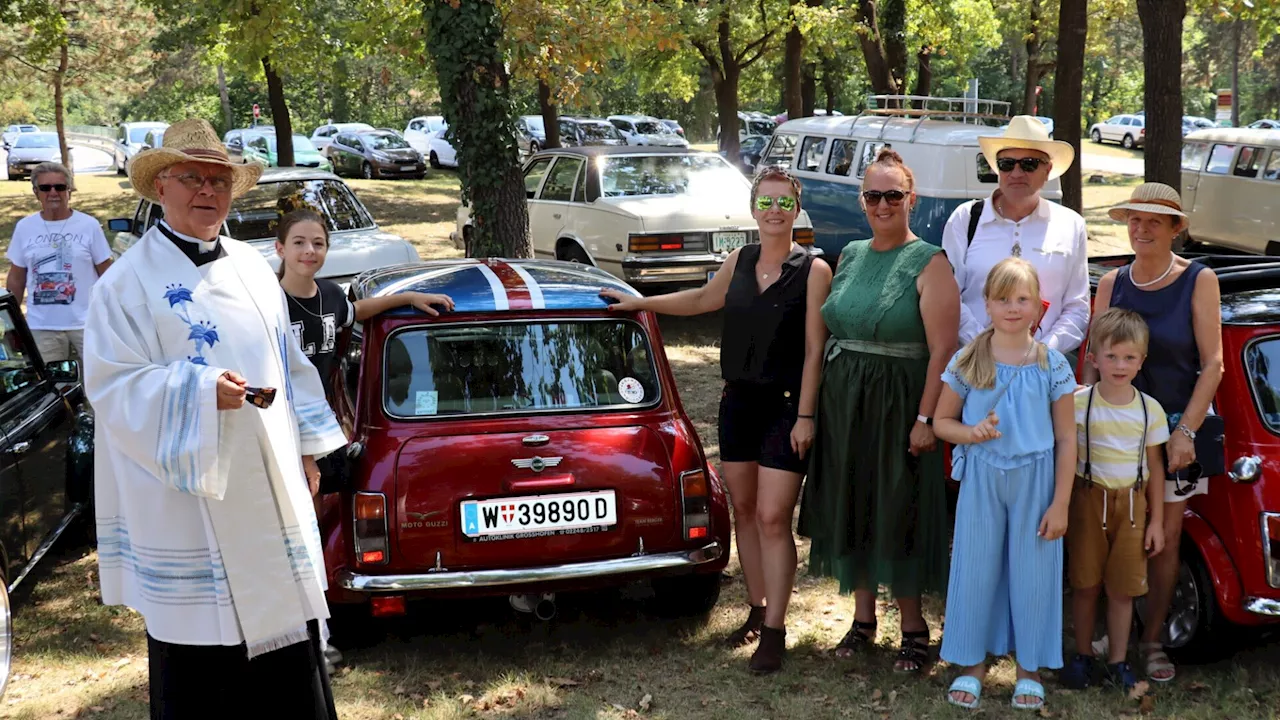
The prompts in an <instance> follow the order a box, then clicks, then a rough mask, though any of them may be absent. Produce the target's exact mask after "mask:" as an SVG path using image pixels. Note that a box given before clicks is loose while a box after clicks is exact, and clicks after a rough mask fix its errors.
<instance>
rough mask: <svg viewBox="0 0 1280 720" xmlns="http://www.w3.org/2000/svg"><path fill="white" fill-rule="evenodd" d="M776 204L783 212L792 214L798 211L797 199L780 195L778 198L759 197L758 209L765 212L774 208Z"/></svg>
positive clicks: (757, 201) (770, 196) (757, 197)
mask: <svg viewBox="0 0 1280 720" xmlns="http://www.w3.org/2000/svg"><path fill="white" fill-rule="evenodd" d="M775 202H776V203H778V209H779V210H781V211H783V212H791V211H792V210H795V209H796V199H795V198H793V197H791V196H790V195H779V196H777V197H773V196H772V195H757V196H756V209H757V210H759V211H760V212H764V211H766V210H768V209H769V208H771V207H773V204H774V203H775Z"/></svg>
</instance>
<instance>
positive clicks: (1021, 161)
mask: <svg viewBox="0 0 1280 720" xmlns="http://www.w3.org/2000/svg"><path fill="white" fill-rule="evenodd" d="M1048 164H1049V161H1048V160H1043V159H1041V158H1037V157H1024V158H997V159H996V167H997V168H999V169H1000V172H1013V167H1014V166H1015V165H1016V166H1018V167H1020V168H1022V172H1026V173H1032V172H1035V171H1036V168H1038V167H1040V166H1041V165H1048Z"/></svg>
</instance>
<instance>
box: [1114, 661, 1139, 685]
mask: <svg viewBox="0 0 1280 720" xmlns="http://www.w3.org/2000/svg"><path fill="white" fill-rule="evenodd" d="M1107 681H1108V682H1110V683H1111V684H1112V685H1115V686H1117V687H1122V688H1124V691H1125V692H1129V691H1130V690H1132V689H1133V686H1134V685H1137V684H1138V678H1137V676H1136V675H1134V674H1133V668H1131V667H1129V663H1127V662H1118V663H1115V664H1114V665H1108V666H1107Z"/></svg>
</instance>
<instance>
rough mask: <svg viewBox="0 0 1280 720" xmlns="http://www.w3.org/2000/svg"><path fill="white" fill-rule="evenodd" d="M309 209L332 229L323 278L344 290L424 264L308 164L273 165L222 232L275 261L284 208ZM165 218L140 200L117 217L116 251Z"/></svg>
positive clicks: (332, 178)
mask: <svg viewBox="0 0 1280 720" xmlns="http://www.w3.org/2000/svg"><path fill="white" fill-rule="evenodd" d="M302 207H306V208H308V209H311V210H315V211H316V212H318V213H320V215H321V216H323V217H324V219H325V224H326V226H327V227H328V229H329V255H328V257H327V258H326V259H325V263H324V268H323V269H322V270H321V271H320V274H319V277H323V278H328V279H330V280H333V281H335V282H337V283H339V284H340V285H342V286H343V287H344V288H345V287H346V285H347V283H349V282H350V281H351V278H352V277H354V276H356V275H358V274H360V273H362V272H364V271H365V270H373V269H375V268H380V267H383V266H386V265H395V264H397V263H405V262H415V263H416V262H419V260H420V259H419V257H418V251H417V250H415V249H414V247H413V246H412V245H410V244H409V243H408V241H406V240H405V239H404V238H402V237H400V236H398V235H392V234H391V233H387V232H383V231H382V230H381V229H380V228H379V227H378V224H377V223H375V222H374V221H373V217H372V216H371V215H370V214H369V211H368V210H367V209H365V207H364V205H363V204H362V203H361V202H360V200H359V198H357V197H356V196H355V193H353V192H351V188H349V187H347V184H346V183H344V182H343V181H342V180H341V179H340V178H339V177H338V176H337V175H334V174H333V173H327V172H322V171H318V170H310V169H306V168H267V169H265V170H264V171H263V173H262V177H261V178H259V179H258V185H257V187H255V188H254V189H252V190H250V191H249V192H247V193H245V194H244V195H242V196H240V197H238V198H236V199H235V201H233V202H232V203H231V211H230V212H229V213H228V215H227V222H226V225H225V227H224V228H223V231H222V234H224V235H228V236H230V237H233V238H235V239H236V240H243V241H245V242H248V243H250V244H251V245H253V246H254V247H255V248H257V249H258V250H259V252H261V253H262V256H263V257H264V258H266V259H267V261H268V262H270V263H271V266H272V268H279V267H280V258H279V257H277V256H276V247H275V228H276V224H277V223H278V222H279V220H280V216H281V212H282V210H283V209H286V208H287V209H290V210H292V209H297V208H302ZM163 217H164V208H163V207H161V206H160V205H157V204H155V203H153V202H150V201H149V200H143V201H141V202H140V203H138V209H137V211H136V212H135V213H134V215H133V217H132V218H114V219H112V220H110V221H108V223H107V227H108V228H109V229H110V230H111V231H112V232H114V233H115V238H114V240H113V249H114V251H115V253H116V254H120V253H123V252H124V251H125V250H128V249H129V248H130V247H131V246H132V245H133V244H134V243H136V242H137V241H138V240H139V239H140V238H141V237H142V234H143V233H145V232H146V231H147V230H149V229H150V228H151V226H153V225H155V224H156V223H157V222H159V221H160V219H161V218H163Z"/></svg>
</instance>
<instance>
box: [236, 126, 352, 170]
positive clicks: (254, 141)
mask: <svg viewBox="0 0 1280 720" xmlns="http://www.w3.org/2000/svg"><path fill="white" fill-rule="evenodd" d="M241 154H242V155H243V156H244V159H245V160H248V161H252V162H258V163H262V164H263V165H266V166H267V167H279V164H280V157H279V155H278V154H277V153H276V136H275V133H260V134H257V135H254V136H252V137H250V138H249V139H248V141H247V142H246V143H245V146H244V150H242V151H241ZM293 165H294V167H306V168H316V169H319V170H324V171H326V172H328V171H330V170H332V169H333V166H332V165H330V164H329V161H328V160H326V159H325V158H324V156H323V155H321V154H320V152H319V151H318V150H316V146H315V145H312V144H311V139H310V138H308V137H307V136H306V135H294V136H293Z"/></svg>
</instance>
